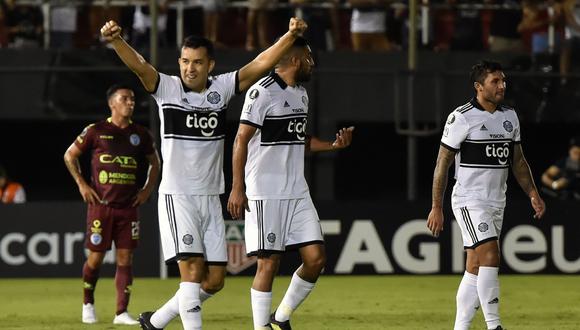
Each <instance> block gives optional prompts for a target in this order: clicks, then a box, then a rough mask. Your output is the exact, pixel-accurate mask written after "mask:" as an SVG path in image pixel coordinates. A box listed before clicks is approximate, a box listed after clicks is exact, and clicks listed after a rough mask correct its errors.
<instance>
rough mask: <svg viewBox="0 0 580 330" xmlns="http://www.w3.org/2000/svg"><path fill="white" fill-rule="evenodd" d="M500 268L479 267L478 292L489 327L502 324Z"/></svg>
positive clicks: (492, 327) (493, 327)
mask: <svg viewBox="0 0 580 330" xmlns="http://www.w3.org/2000/svg"><path fill="white" fill-rule="evenodd" d="M498 270H499V268H498V267H479V276H478V278H477V293H478V295H479V300H480V302H481V309H482V310H483V316H484V317H485V322H486V323H487V328H488V329H495V328H497V326H498V325H501V321H500V319H499V280H498Z"/></svg>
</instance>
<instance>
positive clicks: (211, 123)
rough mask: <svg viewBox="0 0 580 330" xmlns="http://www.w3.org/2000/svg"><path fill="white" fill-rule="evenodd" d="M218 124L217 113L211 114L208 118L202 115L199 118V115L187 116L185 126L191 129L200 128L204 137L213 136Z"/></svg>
mask: <svg viewBox="0 0 580 330" xmlns="http://www.w3.org/2000/svg"><path fill="white" fill-rule="evenodd" d="M218 123H219V120H218V114H217V112H210V113H209V115H207V116H203V115H201V113H200V115H199V118H198V114H197V113H194V114H193V116H192V115H187V117H186V118H185V125H186V126H187V127H189V128H193V127H195V128H199V129H200V130H201V134H202V135H203V136H212V135H213V133H214V130H215V129H216V127H217V126H218Z"/></svg>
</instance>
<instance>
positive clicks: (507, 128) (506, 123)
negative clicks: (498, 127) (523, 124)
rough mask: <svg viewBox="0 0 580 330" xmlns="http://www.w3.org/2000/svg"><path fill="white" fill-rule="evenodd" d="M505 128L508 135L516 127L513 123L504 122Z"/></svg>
mask: <svg viewBox="0 0 580 330" xmlns="http://www.w3.org/2000/svg"><path fill="white" fill-rule="evenodd" d="M503 128H505V130H506V131H508V133H511V132H512V131H513V130H514V125H512V122H511V121H509V120H506V121H504V122H503Z"/></svg>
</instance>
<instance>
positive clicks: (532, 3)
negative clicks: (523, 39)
mask: <svg viewBox="0 0 580 330" xmlns="http://www.w3.org/2000/svg"><path fill="white" fill-rule="evenodd" d="M562 18H563V16H562V6H561V5H560V4H559V3H557V2H555V1H542V0H524V1H522V20H521V21H520V24H518V32H520V33H522V34H529V38H530V50H531V52H532V56H535V55H538V54H543V53H552V52H556V49H550V48H549V46H550V45H549V41H548V40H549V35H548V29H549V26H550V25H551V24H552V25H553V26H554V28H555V29H556V33H555V45H554V46H555V47H556V48H557V47H558V46H559V44H560V39H561V34H562V32H563V28H562V27H563V20H562Z"/></svg>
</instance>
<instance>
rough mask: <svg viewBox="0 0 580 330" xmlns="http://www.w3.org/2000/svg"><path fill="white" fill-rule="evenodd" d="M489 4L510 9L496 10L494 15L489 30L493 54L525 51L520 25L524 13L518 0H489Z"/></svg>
mask: <svg viewBox="0 0 580 330" xmlns="http://www.w3.org/2000/svg"><path fill="white" fill-rule="evenodd" d="M488 2H489V3H494V4H500V5H504V6H507V7H508V9H496V10H494V11H493V13H492V17H491V22H490V24H489V25H490V30H489V40H488V42H489V50H490V51H492V52H521V51H523V50H524V43H523V41H522V36H521V35H520V33H519V32H518V24H519V23H520V21H521V20H522V11H521V9H519V8H518V7H519V2H520V1H516V0H488Z"/></svg>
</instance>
